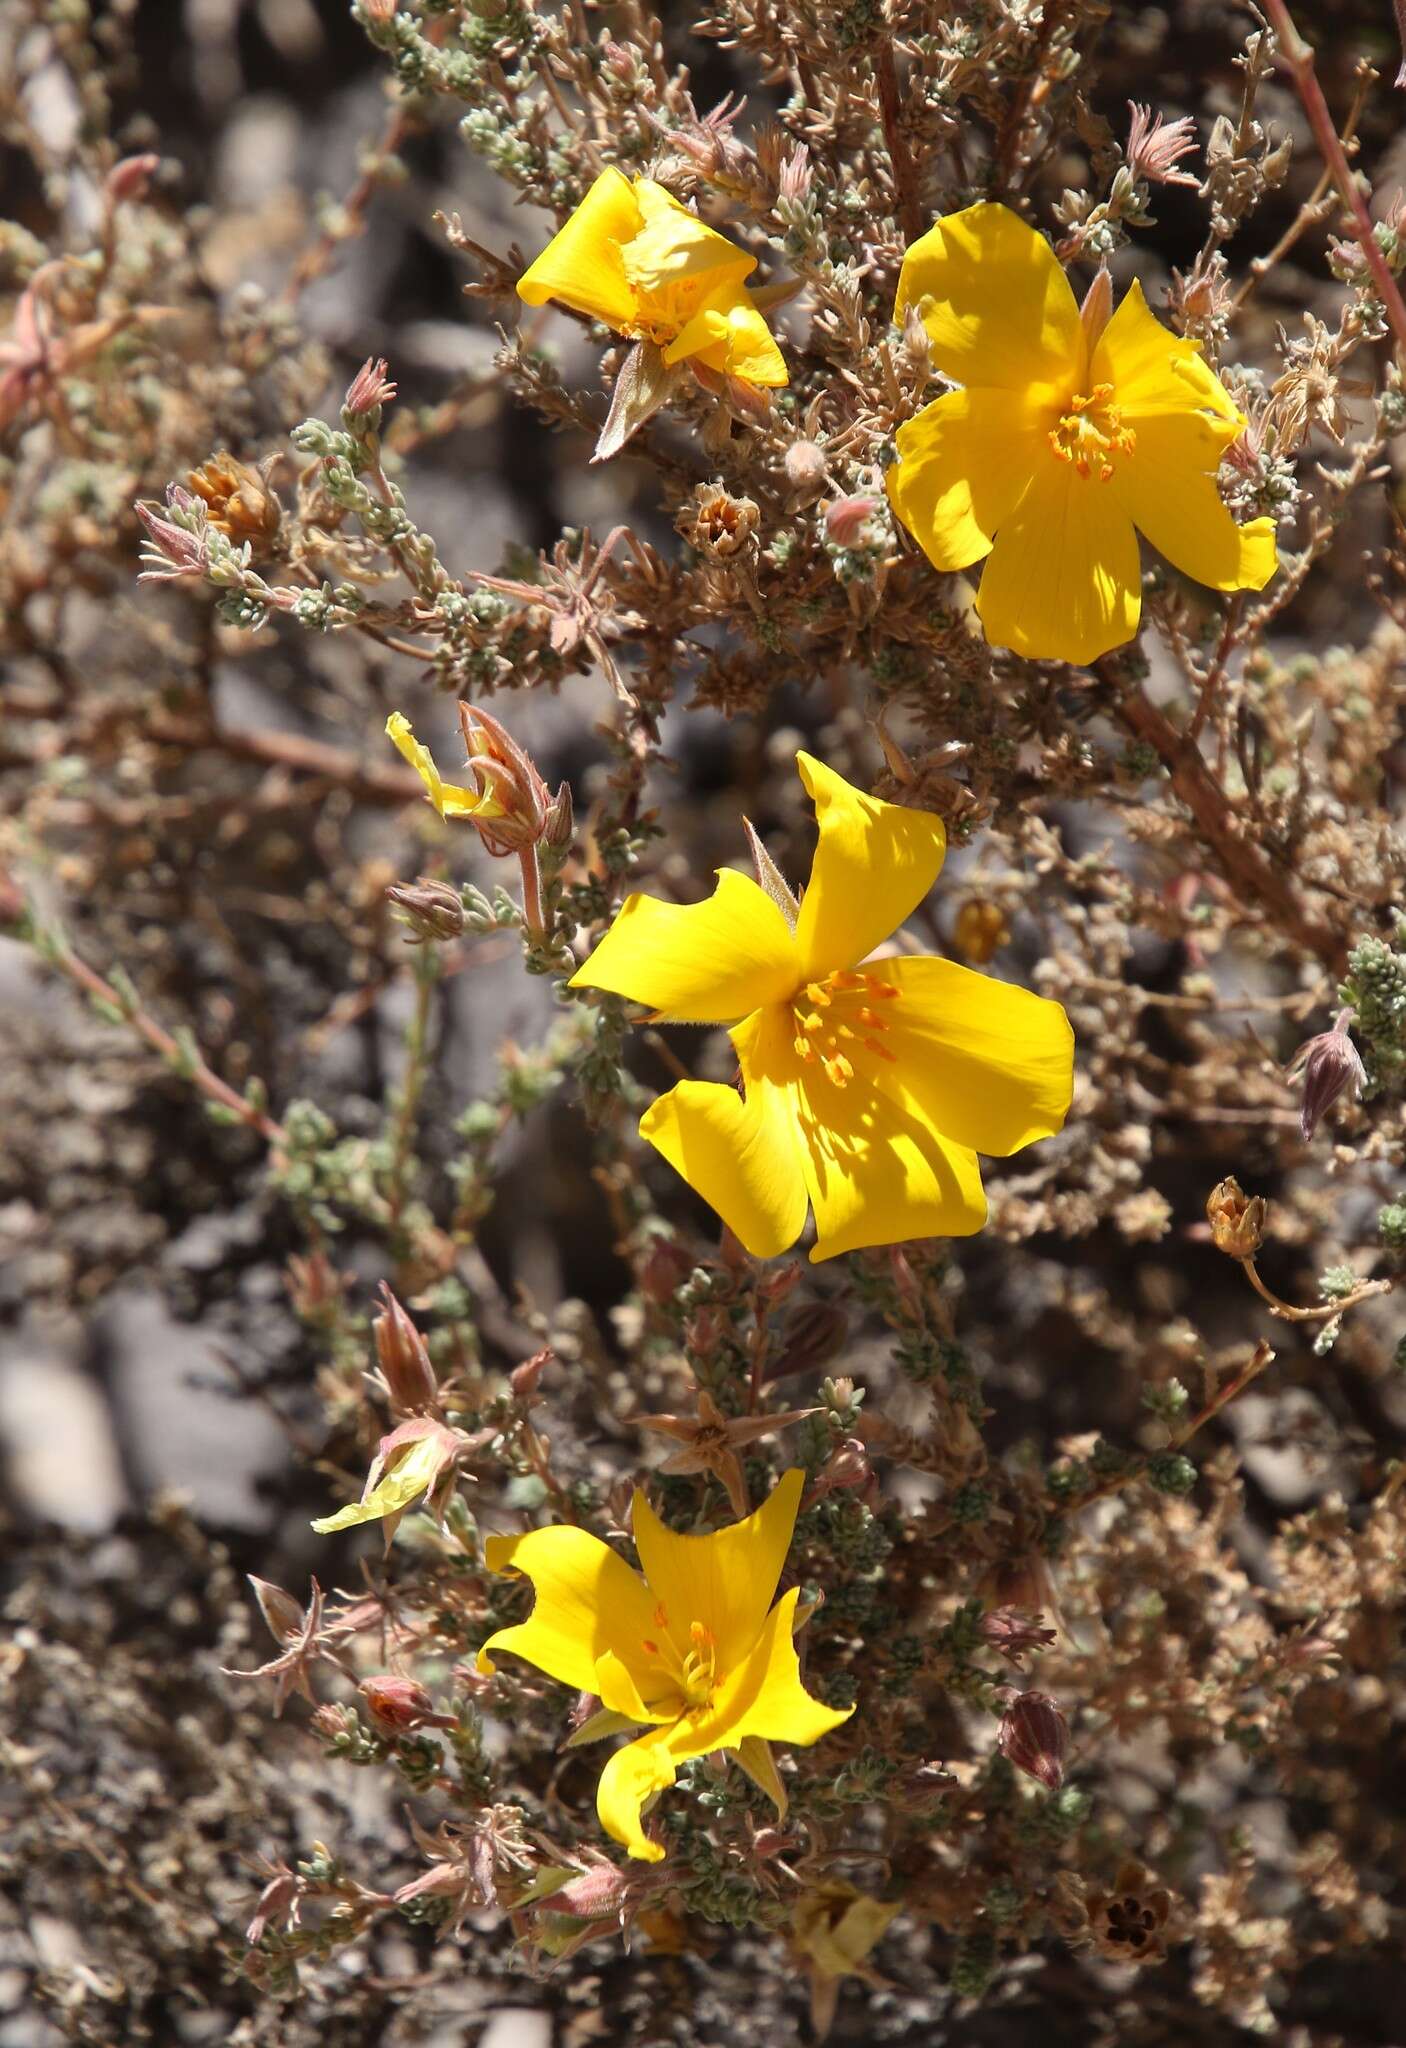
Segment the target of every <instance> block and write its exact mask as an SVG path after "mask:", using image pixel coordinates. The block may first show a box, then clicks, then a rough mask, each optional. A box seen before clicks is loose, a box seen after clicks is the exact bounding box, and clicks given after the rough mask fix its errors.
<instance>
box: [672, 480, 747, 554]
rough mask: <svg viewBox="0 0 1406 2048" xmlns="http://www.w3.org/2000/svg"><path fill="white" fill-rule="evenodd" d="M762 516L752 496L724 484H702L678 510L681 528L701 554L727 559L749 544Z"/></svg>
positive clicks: (685, 536) (686, 538)
mask: <svg viewBox="0 0 1406 2048" xmlns="http://www.w3.org/2000/svg"><path fill="white" fill-rule="evenodd" d="M760 518H761V512H760V510H759V509H758V507H757V505H756V504H755V502H754V501H753V500H752V499H751V498H734V497H733V496H732V494H731V492H729V491H727V490H725V489H724V487H723V486H722V485H721V484H716V483H714V484H700V485H699V486H698V489H697V490H696V491H695V492H694V494H693V497H692V498H691V499H690V501H689V503H688V504H687V505H685V506H684V507H683V509H682V511H681V512H680V513H679V516H678V528H679V532H680V533H681V534H682V535H683V536H684V539H685V540H687V541H690V542H692V544H693V546H694V547H696V548H697V549H698V552H699V553H700V554H702V555H708V556H710V557H711V558H712V559H713V560H714V561H726V560H727V558H728V556H729V555H736V554H740V553H741V552H742V550H743V549H745V548H746V547H747V545H748V543H749V542H750V541H751V539H752V537H753V535H754V534H755V533H756V530H757V524H758V521H759V520H760Z"/></svg>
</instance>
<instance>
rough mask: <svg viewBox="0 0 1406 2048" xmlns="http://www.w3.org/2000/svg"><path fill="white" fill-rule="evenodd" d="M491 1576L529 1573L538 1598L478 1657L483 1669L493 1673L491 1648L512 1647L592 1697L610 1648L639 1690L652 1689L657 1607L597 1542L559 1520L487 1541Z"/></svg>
mask: <svg viewBox="0 0 1406 2048" xmlns="http://www.w3.org/2000/svg"><path fill="white" fill-rule="evenodd" d="M485 1556H486V1558H487V1562H488V1569H489V1570H490V1571H491V1572H505V1571H514V1572H524V1573H525V1574H526V1575H527V1577H528V1578H529V1579H531V1581H532V1586H533V1591H534V1592H535V1594H536V1596H537V1597H536V1599H535V1601H534V1602H533V1607H532V1612H531V1614H530V1615H529V1616H528V1618H527V1620H526V1621H522V1622H518V1623H517V1624H516V1626H515V1627H512V1628H500V1629H499V1630H498V1631H497V1633H496V1634H495V1635H491V1636H490V1637H489V1639H488V1641H487V1642H486V1643H485V1644H484V1646H483V1648H482V1649H481V1650H480V1651H479V1653H478V1668H479V1670H480V1671H492V1669H493V1660H492V1657H491V1656H490V1654H489V1653H490V1651H492V1652H496V1653H499V1654H501V1653H502V1652H503V1651H505V1650H511V1651H512V1653H513V1654H514V1656H518V1657H523V1658H525V1659H526V1661H527V1662H528V1663H529V1664H535V1665H536V1666H537V1669H538V1670H539V1671H545V1672H546V1674H547V1676H548V1677H549V1678H556V1679H559V1680H560V1681H561V1683H562V1684H563V1685H574V1686H575V1687H576V1689H577V1691H578V1692H594V1691H595V1689H596V1671H597V1666H598V1665H599V1662H600V1660H601V1658H602V1657H604V1656H605V1655H606V1654H607V1652H610V1651H613V1652H614V1653H615V1655H616V1656H617V1657H619V1659H620V1661H621V1663H622V1664H623V1665H624V1666H625V1668H626V1669H627V1670H628V1671H629V1672H630V1674H631V1675H632V1677H633V1678H634V1681H635V1685H636V1688H637V1689H638V1690H643V1691H648V1690H649V1689H650V1679H649V1668H650V1667H649V1665H648V1661H647V1659H646V1656H645V1652H644V1650H643V1647H642V1645H643V1642H644V1639H645V1638H646V1637H647V1636H648V1635H650V1634H651V1632H652V1628H653V1616H654V1602H653V1601H652V1600H651V1599H650V1596H649V1590H648V1588H647V1587H646V1585H645V1583H644V1581H643V1579H642V1578H641V1577H640V1575H639V1573H638V1572H635V1571H632V1570H631V1569H630V1567H629V1565H627V1564H626V1562H625V1560H624V1558H623V1557H617V1556H616V1554H615V1552H614V1551H613V1550H611V1549H610V1548H609V1547H608V1545H606V1544H604V1543H602V1542H601V1541H600V1539H599V1537H596V1536H592V1535H590V1534H588V1532H587V1531H586V1530H585V1529H574V1528H572V1527H570V1526H569V1525H568V1524H566V1523H558V1524H557V1525H556V1526H555V1527H553V1528H550V1529H532V1530H529V1532H528V1533H527V1535H525V1536H490V1537H489V1539H488V1542H487V1544H486V1546H485Z"/></svg>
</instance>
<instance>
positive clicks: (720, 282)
mask: <svg viewBox="0 0 1406 2048" xmlns="http://www.w3.org/2000/svg"><path fill="white" fill-rule="evenodd" d="M755 269H756V258H755V257H754V256H749V255H748V254H747V252H746V251H745V250H744V249H739V248H737V247H736V245H735V244H734V243H732V242H729V241H728V240H727V238H726V237H725V236H724V235H719V234H715V233H714V231H713V229H712V228H710V227H706V226H705V225H704V223H703V222H702V221H701V220H699V218H698V216H697V215H696V214H693V213H690V212H689V210H688V208H687V207H686V206H681V205H680V204H679V202H678V200H677V199H675V197H674V195H673V193H672V192H667V191H665V189H664V187H663V186H662V185H657V184H656V183H655V182H654V180H653V179H652V178H636V179H635V180H634V182H633V184H632V183H631V181H630V180H629V179H628V178H627V177H625V175H624V174H623V172H621V171H617V170H615V169H614V168H612V169H610V170H608V171H602V172H601V174H600V176H599V177H598V178H597V179H596V181H595V183H594V184H593V185H592V187H591V189H590V191H589V192H588V193H587V194H586V196H585V198H584V199H583V200H582V201H581V204H580V205H579V206H578V207H577V209H576V211H575V212H574V213H573V214H572V216H571V218H570V219H569V220H568V221H567V223H566V225H565V226H564V227H563V228H562V229H561V231H560V232H559V233H558V234H557V235H555V236H554V237H553V238H552V240H551V241H550V242H549V243H548V244H547V246H546V248H545V249H544V250H543V251H542V253H541V255H540V256H539V257H538V258H537V261H536V262H535V263H534V264H532V265H531V267H530V268H529V269H528V270H526V271H524V273H523V275H522V276H521V277H520V278H519V280H518V288H517V289H518V297H519V298H520V299H523V300H525V301H526V303H527V304H528V305H529V306H542V305H545V304H546V302H547V301H548V300H549V299H557V300H559V301H560V302H561V304H562V305H564V306H570V307H571V308H572V309H573V311H575V312H577V313H584V314H586V315H587V317H588V318H589V319H592V320H600V321H602V322H603V323H604V324H605V325H606V326H607V327H613V328H614V329H615V331H616V333H617V334H624V335H628V336H629V337H630V339H631V340H633V341H647V342H652V343H653V344H654V346H655V347H656V348H658V349H660V350H661V351H662V352H663V357H664V361H665V362H666V363H683V362H696V363H701V364H702V365H703V367H704V368H705V369H709V370H716V371H718V372H719V373H720V374H722V375H725V376H729V377H740V378H741V379H742V380H743V381H744V382H745V383H748V384H784V383H785V382H786V381H787V378H786V364H785V360H784V359H783V357H782V354H781V351H780V349H779V348H778V347H777V346H776V343H775V341H774V340H773V339H772V335H771V330H770V328H769V327H768V326H767V324H766V322H765V320H764V319H763V318H762V316H761V314H760V313H759V312H758V310H757V307H756V305H755V304H754V303H753V300H752V296H751V294H750V293H749V292H748V291H746V290H745V289H744V288H743V284H742V280H743V278H744V277H746V276H748V275H749V273H750V272H751V271H753V270H755Z"/></svg>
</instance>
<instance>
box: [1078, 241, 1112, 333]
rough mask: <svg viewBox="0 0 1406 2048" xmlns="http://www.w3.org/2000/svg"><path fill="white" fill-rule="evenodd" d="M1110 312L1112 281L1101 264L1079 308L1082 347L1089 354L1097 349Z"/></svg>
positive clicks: (1105, 267) (1103, 264)
mask: <svg viewBox="0 0 1406 2048" xmlns="http://www.w3.org/2000/svg"><path fill="white" fill-rule="evenodd" d="M1112 311H1113V279H1112V278H1111V276H1110V275H1109V271H1108V265H1107V264H1106V263H1101V264H1100V265H1099V267H1098V270H1097V272H1096V273H1095V276H1094V281H1093V283H1092V284H1091V285H1090V286H1089V288H1088V290H1087V291H1086V292H1085V294H1084V302H1083V304H1082V305H1081V306H1080V308H1079V323H1080V325H1081V326H1082V328H1083V330H1084V345H1085V347H1086V348H1087V349H1088V350H1089V352H1090V354H1092V353H1093V351H1094V349H1096V348H1097V347H1098V344H1099V338H1100V336H1101V335H1102V333H1103V330H1104V328H1105V327H1106V326H1107V325H1108V320H1109V315H1110V314H1111V313H1112Z"/></svg>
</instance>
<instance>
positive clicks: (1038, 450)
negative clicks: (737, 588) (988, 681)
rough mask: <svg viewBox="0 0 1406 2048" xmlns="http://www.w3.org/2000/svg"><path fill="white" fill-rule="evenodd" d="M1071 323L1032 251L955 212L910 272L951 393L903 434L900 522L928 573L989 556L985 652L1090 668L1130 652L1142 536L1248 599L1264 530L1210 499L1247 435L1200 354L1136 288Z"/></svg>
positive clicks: (902, 304)
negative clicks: (1232, 448)
mask: <svg viewBox="0 0 1406 2048" xmlns="http://www.w3.org/2000/svg"><path fill="white" fill-rule="evenodd" d="M1110 303H1111V300H1110V298H1109V295H1108V292H1107V287H1106V286H1103V287H1096V288H1095V290H1094V291H1093V292H1091V293H1090V295H1089V299H1088V301H1087V302H1086V307H1085V313H1084V316H1083V317H1081V315H1080V310H1079V307H1078V305H1077V304H1076V302H1075V298H1074V294H1073V292H1072V291H1071V289H1070V286H1069V280H1068V278H1067V277H1066V276H1065V274H1064V272H1063V270H1062V269H1061V268H1060V266H1059V264H1058V263H1057V262H1056V260H1055V257H1054V252H1053V251H1052V250H1051V248H1050V245H1049V243H1048V242H1047V241H1045V239H1044V237H1043V236H1041V235H1038V234H1036V232H1035V230H1034V229H1033V228H1030V227H1027V226H1026V224H1025V222H1024V221H1022V220H1021V219H1019V218H1018V216H1017V215H1015V214H1014V213H1012V212H1011V211H1010V210H1009V208H1007V207H1004V206H999V205H995V204H991V203H987V202H983V203H982V204H980V205H978V206H969V207H967V208H966V209H965V210H964V211H963V212H961V213H955V214H951V215H949V216H948V217H947V218H946V219H944V220H939V221H938V222H937V224H936V225H935V226H934V227H932V228H930V229H929V231H928V233H927V234H925V235H924V236H922V238H921V239H920V240H919V241H917V242H915V243H914V244H913V246H912V247H911V248H910V249H909V251H908V253H907V255H906V256H905V258H904V261H903V271H902V275H901V276H900V278H899V285H898V303H897V305H896V307H895V309H894V317H895V319H897V320H899V321H901V320H902V319H903V317H904V315H905V313H906V312H907V311H908V309H909V308H910V307H916V309H917V310H918V312H919V313H920V315H921V317H922V320H923V324H924V326H925V328H926V329H927V333H928V339H929V342H930V344H931V349H932V360H933V362H934V364H935V365H936V367H937V368H938V369H939V370H941V371H942V372H943V374H944V375H945V376H947V377H950V378H951V379H952V380H953V381H954V382H955V383H958V384H960V385H961V386H962V387H963V388H962V389H961V390H959V391H949V392H948V393H947V394H946V395H945V396H944V397H942V398H939V399H937V400H936V401H935V402H934V403H933V404H932V405H929V406H927V407H925V408H924V410H923V411H922V412H920V413H919V414H918V415H917V417H916V418H914V419H911V420H908V421H907V422H906V423H905V424H904V425H903V426H902V427H900V428H899V430H898V455H899V460H898V462H897V463H896V464H895V465H894V466H893V467H892V468H891V469H890V470H889V471H888V474H887V484H888V492H889V497H890V499H891V501H892V504H893V509H894V511H895V512H896V513H897V515H898V517H899V518H900V519H901V520H902V521H903V524H904V525H905V526H906V527H907V528H908V530H909V532H910V533H912V534H913V536H914V537H915V539H917V540H918V541H919V542H920V543H921V545H922V547H923V549H924V551H925V552H926V554H927V555H928V556H929V558H930V559H931V561H932V562H933V563H934V564H935V565H936V567H937V568H939V569H964V568H966V567H968V565H969V564H971V563H973V562H979V561H981V560H982V559H983V558H984V557H986V556H988V555H989V556H990V560H989V561H988V562H987V564H986V567H985V569H984V570H983V572H982V578H981V588H980V590H979V592H978V594H977V600H976V608H977V611H978V613H979V614H980V617H981V622H982V624H983V626H984V627H985V628H986V637H987V639H988V640H989V641H991V643H992V644H993V645H994V646H997V647H1010V648H1013V649H1014V650H1015V652H1016V653H1017V654H1024V655H1029V656H1032V657H1034V658H1036V659H1050V660H1055V661H1073V662H1089V661H1093V660H1094V659H1095V658H1096V657H1097V656H1098V655H1100V654H1105V653H1107V651H1108V650H1109V648H1111V647H1117V646H1119V645H1120V644H1121V643H1122V642H1123V641H1125V640H1130V639H1131V638H1132V636H1133V634H1134V633H1135V632H1136V631H1137V624H1138V618H1139V615H1140V611H1141V604H1142V593H1141V569H1140V564H1139V560H1138V542H1137V536H1138V533H1139V532H1141V533H1143V534H1144V535H1145V536H1146V537H1147V539H1148V540H1150V541H1151V543H1152V545H1153V546H1154V547H1155V548H1156V549H1157V550H1158V552H1159V553H1161V554H1163V555H1165V556H1166V557H1167V559H1168V560H1169V561H1170V562H1173V563H1174V564H1175V565H1176V567H1177V568H1179V569H1182V570H1184V571H1185V573H1186V574H1187V575H1188V576H1191V577H1194V578H1195V580H1196V581H1197V582H1198V583H1206V584H1209V585H1210V586H1211V588H1212V589H1214V590H1245V589H1249V590H1260V589H1262V588H1263V587H1264V585H1265V584H1266V583H1267V582H1268V581H1269V579H1270V577H1271V576H1272V575H1273V574H1274V570H1275V563H1276V556H1275V547H1274V521H1273V520H1272V519H1254V520H1251V521H1250V523H1249V524H1248V525H1246V526H1237V525H1236V524H1235V521H1234V520H1233V519H1232V518H1231V516H1230V513H1229V512H1228V511H1227V509H1226V507H1225V505H1224V504H1223V503H1222V501H1221V497H1220V493H1219V492H1218V490H1217V489H1216V470H1217V468H1218V466H1219V463H1220V459H1221V457H1222V455H1223V454H1224V453H1225V450H1226V449H1227V448H1228V447H1229V445H1230V443H1231V442H1232V441H1234V440H1235V438H1236V437H1237V435H1239V434H1240V433H1241V432H1242V431H1243V430H1244V427H1245V419H1244V415H1243V414H1242V413H1241V412H1240V411H1239V410H1238V409H1237V408H1236V406H1235V404H1234V402H1233V401H1232V399H1231V398H1230V396H1229V394H1228V392H1227V391H1226V389H1225V387H1224V385H1222V383H1221V382H1220V379H1219V378H1218V377H1217V376H1216V374H1215V372H1214V371H1213V370H1212V369H1211V368H1210V367H1209V365H1208V364H1206V363H1205V362H1204V361H1203V360H1202V358H1201V347H1200V343H1199V342H1195V341H1186V340H1182V339H1180V338H1179V337H1178V336H1176V335H1174V334H1172V333H1170V332H1169V331H1168V330H1167V329H1166V328H1165V327H1163V326H1162V325H1161V323H1160V322H1159V321H1157V320H1155V319H1154V318H1153V316H1152V314H1151V313H1150V312H1149V311H1148V308H1147V303H1146V301H1145V300H1144V298H1143V295H1142V287H1141V286H1140V285H1139V284H1137V283H1136V282H1134V283H1133V285H1132V286H1131V288H1130V289H1129V291H1128V293H1127V295H1126V297H1125V298H1124V300H1123V302H1122V304H1121V305H1120V306H1119V307H1118V310H1117V311H1116V312H1115V313H1114V314H1113V315H1112V318H1111V319H1107V320H1106V324H1104V322H1105V318H1106V315H1107V312H1108V308H1109V305H1110Z"/></svg>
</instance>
